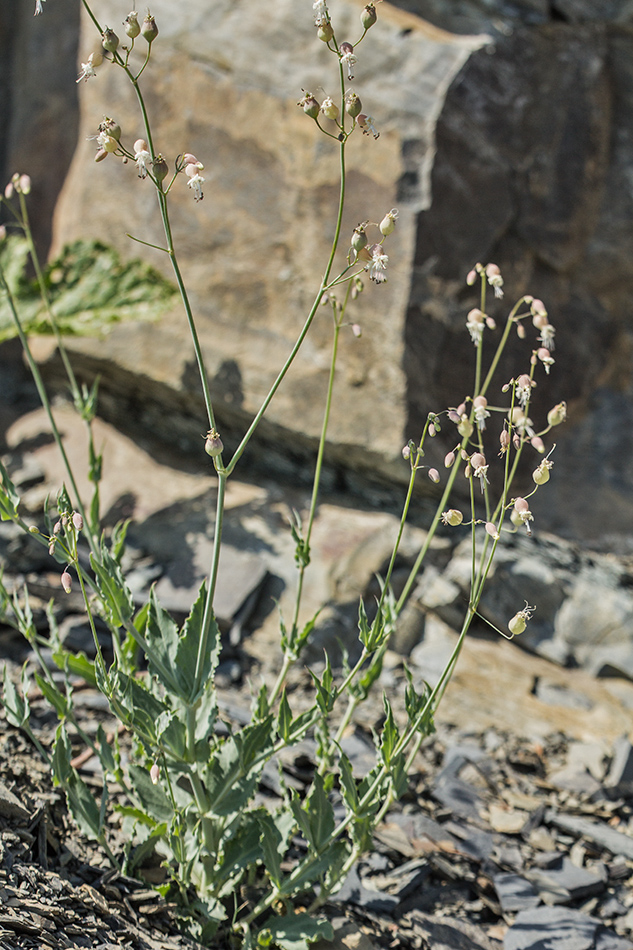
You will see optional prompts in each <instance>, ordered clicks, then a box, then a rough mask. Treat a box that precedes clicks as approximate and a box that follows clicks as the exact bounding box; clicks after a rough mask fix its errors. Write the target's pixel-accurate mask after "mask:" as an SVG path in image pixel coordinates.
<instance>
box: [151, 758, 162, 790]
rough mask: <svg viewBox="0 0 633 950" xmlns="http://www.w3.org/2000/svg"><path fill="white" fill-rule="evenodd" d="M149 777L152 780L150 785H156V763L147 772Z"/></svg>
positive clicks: (157, 771) (157, 772)
mask: <svg viewBox="0 0 633 950" xmlns="http://www.w3.org/2000/svg"><path fill="white" fill-rule="evenodd" d="M149 777H150V778H151V780H152V785H158V779H159V778H160V767H159V765H158V762H154V764H153V765H152V767H151V769H150V770H149Z"/></svg>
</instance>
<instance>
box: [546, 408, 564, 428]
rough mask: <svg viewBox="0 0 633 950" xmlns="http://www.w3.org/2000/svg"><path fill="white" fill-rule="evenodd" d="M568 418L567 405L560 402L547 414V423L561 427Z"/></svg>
mask: <svg viewBox="0 0 633 950" xmlns="http://www.w3.org/2000/svg"><path fill="white" fill-rule="evenodd" d="M566 418H567V403H566V402H559V403H558V404H557V405H556V406H554V408H553V409H550V411H549V412H548V413H547V423H548V425H550V426H559V425H560V424H561V422H564V421H565V419H566Z"/></svg>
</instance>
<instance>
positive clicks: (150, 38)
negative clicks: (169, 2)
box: [141, 13, 158, 46]
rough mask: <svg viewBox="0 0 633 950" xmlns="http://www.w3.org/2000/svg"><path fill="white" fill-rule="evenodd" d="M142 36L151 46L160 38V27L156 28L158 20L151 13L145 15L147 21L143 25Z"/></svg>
mask: <svg viewBox="0 0 633 950" xmlns="http://www.w3.org/2000/svg"><path fill="white" fill-rule="evenodd" d="M141 36H142V37H144V38H145V39H146V40H147V42H148V43H149V44H150V46H151V44H152V43H153V42H154V40H155V39H156V37H157V36H158V27H157V26H156V20H155V19H154V17H153V16H152V15H151V14H150V13H147V14H146V15H145V19H144V20H143V25H142V27H141Z"/></svg>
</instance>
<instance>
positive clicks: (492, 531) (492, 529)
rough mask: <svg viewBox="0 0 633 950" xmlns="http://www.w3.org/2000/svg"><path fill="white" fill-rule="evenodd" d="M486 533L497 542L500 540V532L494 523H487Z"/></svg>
mask: <svg viewBox="0 0 633 950" xmlns="http://www.w3.org/2000/svg"><path fill="white" fill-rule="evenodd" d="M486 531H487V532H488V534H489V535H490V537H491V538H493V539H494V540H495V541H498V540H499V532H498V531H497V526H496V524H495V523H494V522H493V521H487V522H486Z"/></svg>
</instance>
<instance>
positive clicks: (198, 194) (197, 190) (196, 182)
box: [187, 165, 204, 201]
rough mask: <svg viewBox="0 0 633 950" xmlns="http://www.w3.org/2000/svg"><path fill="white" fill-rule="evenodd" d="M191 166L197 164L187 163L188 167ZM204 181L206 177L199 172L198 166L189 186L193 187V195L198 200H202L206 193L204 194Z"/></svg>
mask: <svg viewBox="0 0 633 950" xmlns="http://www.w3.org/2000/svg"><path fill="white" fill-rule="evenodd" d="M191 167H193V168H195V167H196V166H195V165H193V166H190V165H187V168H191ZM203 181H204V178H203V177H202V175H199V174H198V169H197V168H196V174H195V175H192V176H191V178H190V179H189V182H188V184H189V187H190V188H193V196H194V198H195V199H196V201H202V199H203V198H204V195H203V194H202V182H203Z"/></svg>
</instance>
